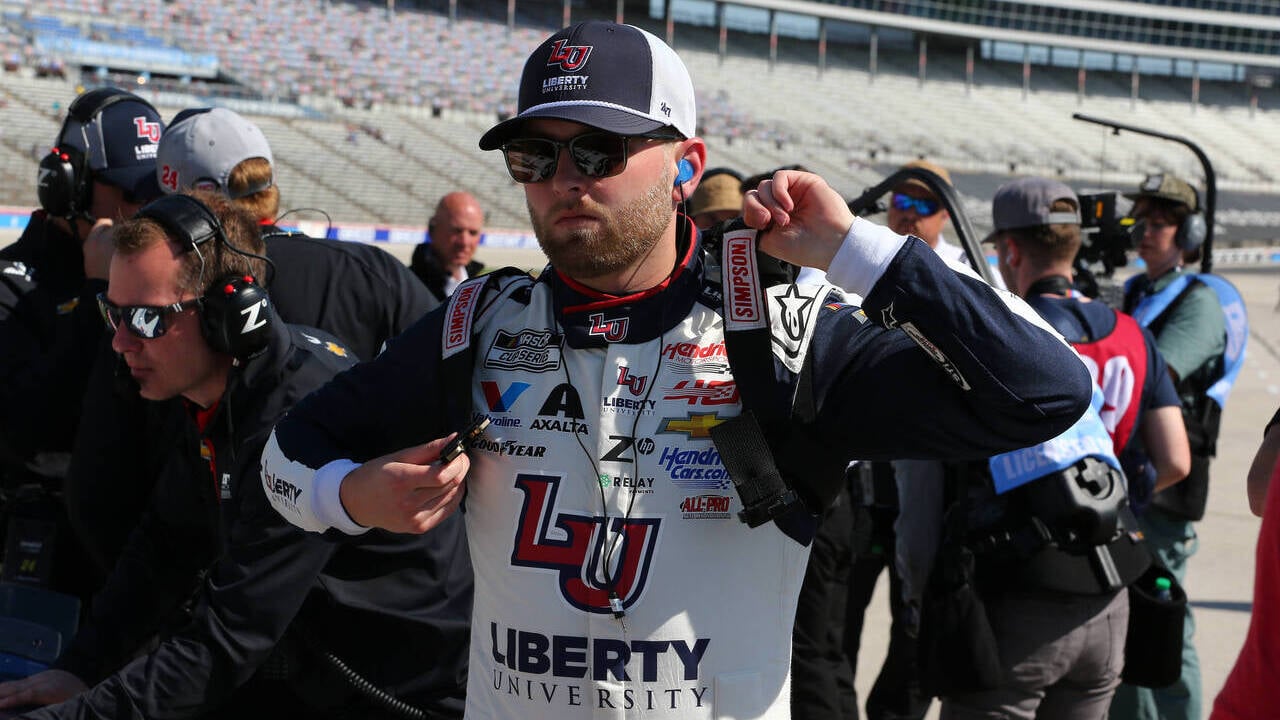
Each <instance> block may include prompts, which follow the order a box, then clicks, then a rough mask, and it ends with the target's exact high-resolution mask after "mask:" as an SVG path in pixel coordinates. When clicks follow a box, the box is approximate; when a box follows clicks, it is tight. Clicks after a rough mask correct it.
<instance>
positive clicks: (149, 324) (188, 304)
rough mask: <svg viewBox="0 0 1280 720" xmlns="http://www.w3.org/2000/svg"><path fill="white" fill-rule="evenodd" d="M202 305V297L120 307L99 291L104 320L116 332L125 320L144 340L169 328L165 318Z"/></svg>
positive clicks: (154, 337)
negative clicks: (182, 300) (159, 303)
mask: <svg viewBox="0 0 1280 720" xmlns="http://www.w3.org/2000/svg"><path fill="white" fill-rule="evenodd" d="M198 307H200V298H195V299H193V300H186V301H184V302H176V303H173V304H172V305H127V306H125V307H120V306H119V305H116V304H115V303H113V302H111V301H110V300H108V299H107V295H106V293H98V312H101V313H102V320H103V322H105V323H106V324H107V327H108V328H110V329H111V332H115V331H116V328H118V327H119V326H120V324H121V323H122V322H123V323H124V326H125V328H126V329H128V331H129V332H131V333H133V334H134V335H137V336H138V337H140V338H142V339H143V340H154V339H156V338H158V337H160V336H161V335H164V334H165V331H167V330H168V329H169V325H168V322H167V321H166V320H165V318H166V317H167V316H169V315H172V314H173V313H180V312H182V311H183V310H192V309H195V308H198Z"/></svg>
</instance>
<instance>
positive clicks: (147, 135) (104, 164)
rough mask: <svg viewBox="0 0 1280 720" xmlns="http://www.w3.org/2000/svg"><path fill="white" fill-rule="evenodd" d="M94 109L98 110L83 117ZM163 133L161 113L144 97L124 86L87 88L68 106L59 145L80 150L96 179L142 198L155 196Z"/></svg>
mask: <svg viewBox="0 0 1280 720" xmlns="http://www.w3.org/2000/svg"><path fill="white" fill-rule="evenodd" d="M113 90H114V89H113ZM91 93H97V94H98V95H99V96H100V97H98V96H92V95H91ZM85 103H88V104H89V105H88V106H86V105H85ZM95 107H99V108H101V110H100V111H99V112H97V113H95V114H93V115H91V116H86V113H88V112H93V110H94V109H95ZM163 133H164V121H163V120H161V119H160V113H159V112H157V111H156V109H155V108H154V107H152V106H151V103H149V102H147V101H146V100H144V99H142V98H140V97H138V96H137V95H134V94H133V93H130V92H128V91H125V90H114V91H113V92H104V91H103V90H91V91H89V93H86V94H84V95H81V96H80V97H79V98H77V99H76V102H75V103H73V104H72V106H71V109H70V114H69V117H68V118H67V122H66V124H65V125H64V126H63V131H62V136H61V137H59V138H58V145H59V146H71V147H74V148H76V149H77V150H79V151H81V152H82V153H84V155H85V158H86V163H87V164H88V168H89V172H90V174H91V175H92V176H93V177H94V178H95V179H97V180H100V181H102V182H105V183H107V184H109V185H114V186H116V187H118V188H121V189H122V190H124V191H125V192H126V193H128V194H131V195H133V196H134V197H137V198H139V199H147V198H152V197H156V196H158V195H159V194H160V188H159V185H158V184H157V183H156V181H155V168H156V151H157V150H158V149H159V147H160V136H161V135H162V134H163Z"/></svg>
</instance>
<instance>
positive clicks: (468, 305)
mask: <svg viewBox="0 0 1280 720" xmlns="http://www.w3.org/2000/svg"><path fill="white" fill-rule="evenodd" d="M483 283H484V281H480V282H476V283H475V284H470V283H468V284H464V285H463V286H462V287H460V288H458V290H457V291H456V292H454V294H453V297H452V298H450V301H449V314H448V316H447V317H446V318H445V321H444V348H443V349H442V356H443V357H449V356H450V355H453V354H454V353H456V352H458V351H459V350H462V349H463V348H466V347H467V346H468V345H470V344H471V317H472V310H473V308H474V307H475V304H476V302H477V301H478V300H479V299H480V291H481V290H482V289H483V288H484V284H483Z"/></svg>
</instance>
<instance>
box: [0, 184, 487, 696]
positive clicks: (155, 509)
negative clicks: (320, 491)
mask: <svg viewBox="0 0 1280 720" xmlns="http://www.w3.org/2000/svg"><path fill="white" fill-rule="evenodd" d="M194 197H196V198H198V199H196V200H193V199H192V198H191V197H189V196H185V195H174V196H169V197H165V198H162V199H161V200H158V201H156V202H155V203H152V204H151V205H148V206H146V207H144V208H143V209H142V211H141V212H140V213H139V217H137V218H135V219H133V220H129V221H127V222H125V223H124V224H122V225H120V226H118V227H117V230H116V232H115V233H114V241H115V246H116V251H115V254H114V257H113V259H112V261H111V272H110V280H111V282H110V287H109V289H108V290H107V291H106V292H105V293H103V294H101V295H100V296H99V298H98V303H97V304H98V307H100V308H101V310H102V315H103V319H104V320H105V321H106V324H107V326H108V327H109V328H110V332H111V333H112V338H111V341H112V347H113V348H114V349H115V350H116V352H118V353H120V355H121V356H122V357H123V358H124V361H125V363H126V364H127V366H128V370H129V373H130V375H131V376H132V377H133V379H134V380H135V381H136V382H137V385H138V388H139V393H140V394H141V396H142V397H143V398H146V399H147V400H152V401H166V400H178V401H180V402H181V403H182V405H183V408H184V412H183V416H182V417H181V418H180V419H178V421H177V422H178V423H179V428H178V429H177V432H176V433H174V432H172V431H171V428H168V427H166V426H167V425H169V424H171V423H173V422H174V418H173V416H172V415H171V414H170V413H168V412H166V411H165V410H166V409H167V406H166V405H163V404H161V403H159V402H157V403H153V404H152V405H150V406H149V410H151V411H154V412H148V414H147V416H146V419H145V422H143V423H142V424H141V425H140V426H138V427H136V428H135V432H136V433H137V434H138V436H139V437H142V438H153V439H154V438H161V437H165V438H170V441H171V442H172V446H173V447H174V448H175V449H176V450H178V452H174V453H169V454H166V455H163V456H162V457H163V466H162V467H161V468H160V469H159V478H158V480H157V483H156V488H155V491H154V492H153V493H152V494H151V498H150V501H151V503H150V507H149V508H148V513H147V514H146V516H145V517H144V519H143V521H142V522H141V523H140V525H139V526H138V528H137V529H136V530H135V531H134V533H133V534H132V536H131V537H130V540H129V544H128V546H127V547H126V549H125V551H124V552H123V553H122V555H121V559H120V561H119V562H118V563H117V564H116V567H115V569H114V570H113V572H112V575H111V577H110V578H109V579H108V582H107V584H106V586H105V587H104V589H103V590H102V591H101V592H100V593H99V594H98V595H97V596H95V598H94V602H93V605H92V612H91V614H90V616H89V618H88V619H87V620H86V621H85V623H83V625H82V627H81V629H80V632H79V633H78V634H77V636H76V638H75V641H74V642H73V643H72V644H71V646H70V648H69V649H67V651H66V652H65V653H63V655H62V656H61V657H60V658H59V659H58V661H57V664H56V668H57V669H54V670H49V671H46V672H43V673H39V674H37V675H34V676H32V677H30V678H27V679H25V680H21V681H16V682H12V683H7V684H0V708H3V707H6V706H10V705H13V704H24V703H25V704H44V703H54V702H59V703H61V704H59V705H56V706H54V707H49V708H45V709H42V710H39V711H35V712H32V713H30V715H29V717H33V718H44V719H48V718H108V717H110V718H120V717H132V718H159V717H169V718H172V717H219V718H233V717H318V718H337V717H343V718H346V717H361V718H383V717H387V716H389V715H390V714H391V710H390V709H391V708H392V707H393V706H394V705H395V703H396V702H403V703H407V704H408V705H411V706H413V707H417V708H419V709H420V711H422V710H425V711H426V712H428V713H429V714H430V716H432V717H440V716H447V717H459V716H460V715H461V707H462V701H461V698H462V691H463V688H462V685H461V677H462V676H463V675H464V673H465V670H464V668H465V665H464V662H465V657H466V643H467V631H466V625H467V619H468V616H469V612H470V566H469V563H468V560H467V551H466V547H465V539H464V538H463V535H462V529H461V521H457V522H455V523H454V526H455V527H454V529H453V530H450V529H449V528H447V527H446V528H444V529H443V530H444V531H443V532H439V533H431V534H430V535H423V536H409V535H392V534H386V533H373V534H371V535H366V536H365V537H364V538H363V539H362V542H359V543H353V544H344V545H336V544H334V543H331V542H328V541H326V540H324V539H323V538H321V537H319V536H317V535H314V534H308V533H304V532H302V531H300V530H298V529H297V528H295V527H293V526H291V525H289V524H288V523H287V522H285V521H284V520H283V519H282V518H281V517H280V516H279V515H278V514H276V513H275V512H273V511H272V510H271V508H270V505H269V504H268V502H267V500H266V495H267V494H279V495H280V496H282V497H287V498H293V497H296V494H295V493H294V490H293V488H291V487H290V486H289V485H288V484H286V483H285V482H284V481H283V480H279V479H277V480H266V481H264V480H263V479H261V478H260V477H259V475H258V458H259V455H260V453H261V448H262V443H263V442H265V440H266V438H267V435H268V431H269V430H270V428H271V427H272V425H273V424H274V423H275V422H276V421H277V420H278V419H279V418H280V417H281V416H282V415H283V414H284V413H285V412H287V411H288V410H289V408H290V407H291V406H292V405H293V403H294V402H296V401H297V399H298V398H301V397H303V396H305V395H306V394H307V393H309V392H310V391H312V390H314V389H315V388H317V387H319V386H320V385H322V384H323V383H325V382H326V381H327V380H329V379H330V378H331V377H332V376H333V375H334V374H336V373H338V372H340V371H342V370H344V369H346V368H348V367H350V366H351V365H352V364H353V362H354V361H353V358H352V357H351V354H350V353H349V352H348V351H347V350H346V348H345V347H343V346H342V345H341V344H339V342H338V341H336V340H335V339H334V338H333V337H332V336H331V335H328V334H326V333H324V332H322V331H320V330H316V329H313V328H309V327H305V326H300V325H289V324H285V323H283V322H281V321H280V320H279V318H277V317H275V316H274V310H273V308H272V307H271V306H270V303H269V300H268V299H267V296H266V294H265V292H264V291H263V289H262V288H261V287H260V286H258V284H257V282H256V280H255V278H258V277H261V276H262V275H263V274H264V270H265V267H264V261H263V260H264V259H263V258H262V257H261V255H262V253H263V252H264V246H263V242H262V240H261V238H260V237H259V233H258V229H257V226H256V224H255V223H254V221H253V219H252V218H250V217H249V216H248V215H247V214H245V213H243V212H241V211H239V210H236V209H234V208H233V207H232V206H231V205H230V203H229V201H228V200H226V199H225V198H222V197H220V196H218V195H216V194H213V193H210V192H198V193H197V194H196V195H195V196H194ZM201 204H203V207H202V205H201ZM204 213H207V215H205V214H204ZM175 435H176V437H175ZM143 449H144V450H145V446H144V448H143ZM151 457H152V456H150V455H147V456H144V457H143V458H140V462H139V464H140V465H143V466H144V467H139V468H138V471H139V472H147V471H149V470H151V468H149V467H145V466H146V465H148V464H149V462H150V458H151ZM189 598H190V602H189V607H190V609H189V610H188V609H184V608H183V607H182V606H183V605H184V604H188V599H189ZM156 634H158V635H159V638H160V640H159V644H158V645H157V646H156V647H155V648H154V649H152V650H150V651H149V652H143V653H142V655H141V656H140V657H137V658H136V659H131V658H134V657H135V656H136V655H138V653H139V652H140V651H143V650H145V648H146V643H147V642H148V641H149V639H150V638H151V636H152V635H156ZM377 636H387V637H394V638H395V642H394V643H392V644H390V645H387V644H386V643H384V642H382V641H381V640H379V641H376V642H374V641H371V638H373V637H377ZM300 667H305V668H307V674H306V677H304V678H299V677H298V674H297V672H296V671H297V669H298V668H300ZM343 668H346V669H345V670H344V669H343ZM86 686H91V687H86ZM361 686H362V687H364V689H363V690H361V689H359V687H361ZM63 701H65V702H63Z"/></svg>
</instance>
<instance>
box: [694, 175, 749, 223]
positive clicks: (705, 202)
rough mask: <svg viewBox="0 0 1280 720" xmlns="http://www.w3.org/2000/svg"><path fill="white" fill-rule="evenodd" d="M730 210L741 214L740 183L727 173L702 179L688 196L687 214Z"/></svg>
mask: <svg viewBox="0 0 1280 720" xmlns="http://www.w3.org/2000/svg"><path fill="white" fill-rule="evenodd" d="M721 210H732V211H734V212H739V213H740V212H742V181H741V180H739V179H738V178H736V177H734V176H732V175H730V174H729V173H720V174H718V175H712V176H711V177H709V178H704V179H703V180H702V182H700V183H698V189H697V190H694V191H693V195H691V196H689V214H690V215H700V214H702V213H708V212H720V211H721Z"/></svg>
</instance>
